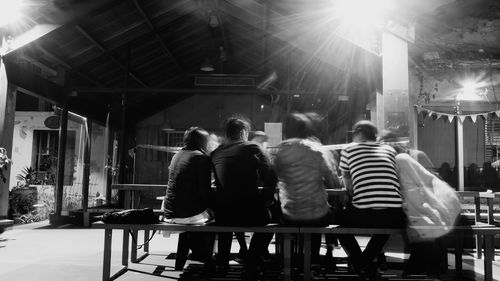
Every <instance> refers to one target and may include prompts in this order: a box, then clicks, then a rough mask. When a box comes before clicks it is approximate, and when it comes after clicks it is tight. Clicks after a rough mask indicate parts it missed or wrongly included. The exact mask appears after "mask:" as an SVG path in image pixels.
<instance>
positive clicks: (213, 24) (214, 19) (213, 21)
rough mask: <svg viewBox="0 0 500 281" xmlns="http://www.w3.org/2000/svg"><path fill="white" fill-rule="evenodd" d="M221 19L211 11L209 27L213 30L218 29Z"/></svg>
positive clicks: (209, 13)
mask: <svg viewBox="0 0 500 281" xmlns="http://www.w3.org/2000/svg"><path fill="white" fill-rule="evenodd" d="M219 23H220V22H219V17H217V15H216V14H215V13H214V12H212V11H209V12H208V26H210V27H211V28H216V27H218V26H219Z"/></svg>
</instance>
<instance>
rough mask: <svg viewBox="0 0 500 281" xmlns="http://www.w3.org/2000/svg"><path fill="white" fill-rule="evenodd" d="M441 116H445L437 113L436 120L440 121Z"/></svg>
mask: <svg viewBox="0 0 500 281" xmlns="http://www.w3.org/2000/svg"><path fill="white" fill-rule="evenodd" d="M441 116H443V114H442V113H437V112H436V120H438V119H439V118H441Z"/></svg>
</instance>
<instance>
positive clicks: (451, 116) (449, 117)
mask: <svg viewBox="0 0 500 281" xmlns="http://www.w3.org/2000/svg"><path fill="white" fill-rule="evenodd" d="M446 117H448V121H450V123H451V122H453V119H455V115H450V114H446Z"/></svg>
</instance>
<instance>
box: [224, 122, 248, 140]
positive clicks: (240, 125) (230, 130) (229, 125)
mask: <svg viewBox="0 0 500 281" xmlns="http://www.w3.org/2000/svg"><path fill="white" fill-rule="evenodd" d="M244 130H245V131H248V132H250V122H248V121H247V120H246V119H245V118H243V117H229V118H227V119H226V120H225V121H224V132H225V133H226V137H227V138H228V139H230V140H238V139H239V138H240V136H241V132H242V131H244Z"/></svg>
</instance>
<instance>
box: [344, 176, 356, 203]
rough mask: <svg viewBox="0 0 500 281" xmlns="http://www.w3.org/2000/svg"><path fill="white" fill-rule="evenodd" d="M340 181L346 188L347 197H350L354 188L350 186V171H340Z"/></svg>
mask: <svg viewBox="0 0 500 281" xmlns="http://www.w3.org/2000/svg"><path fill="white" fill-rule="evenodd" d="M342 181H343V182H344V187H345V189H346V190H347V194H348V195H349V198H352V196H353V194H354V189H353V188H352V178H351V173H349V172H342Z"/></svg>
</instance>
